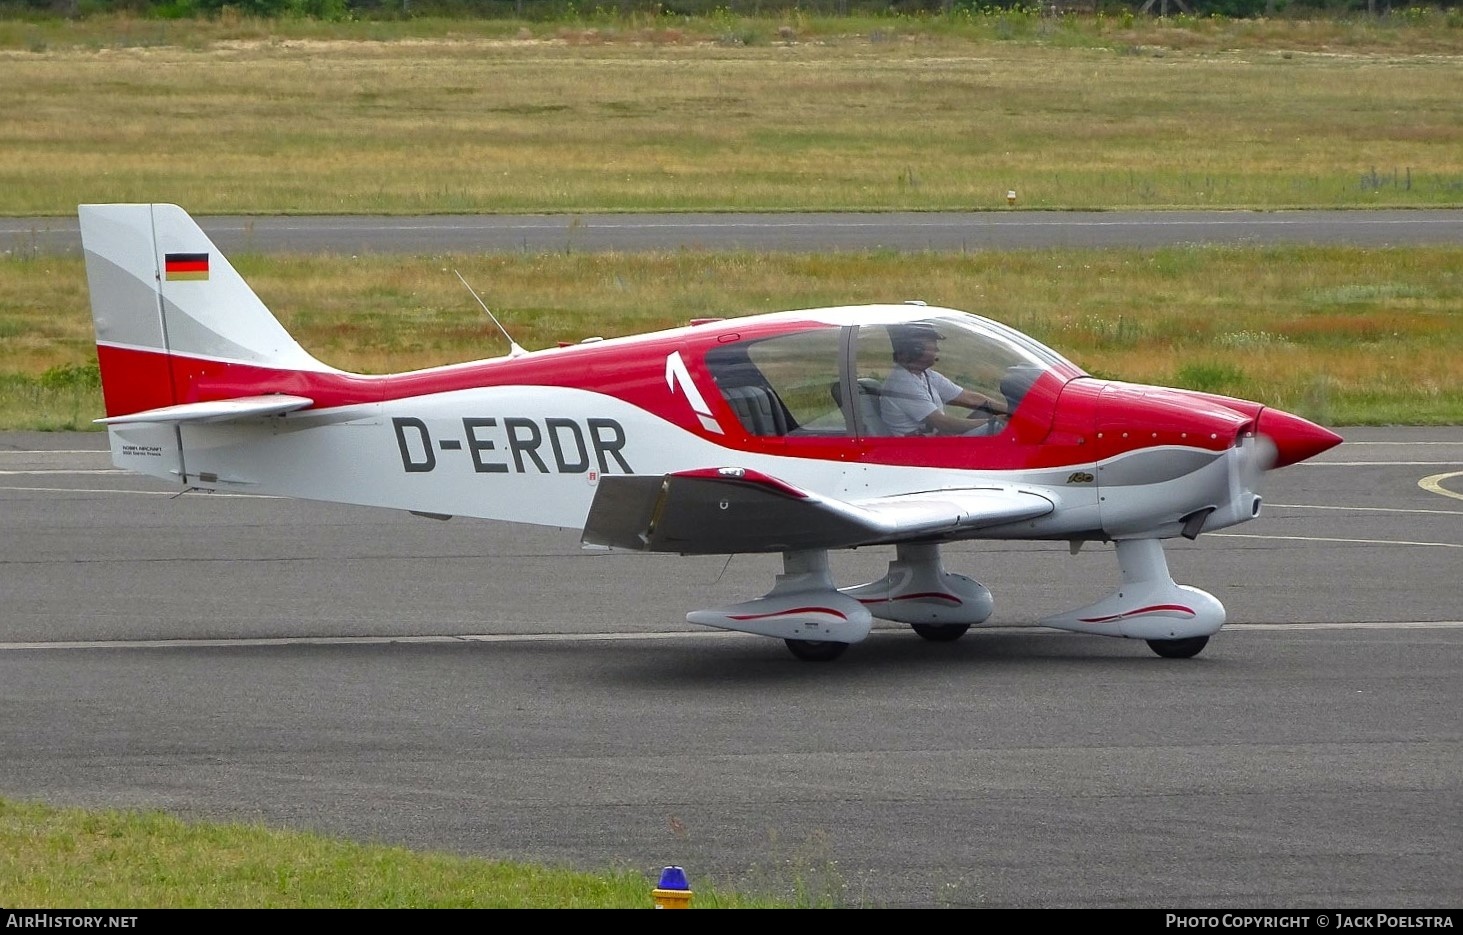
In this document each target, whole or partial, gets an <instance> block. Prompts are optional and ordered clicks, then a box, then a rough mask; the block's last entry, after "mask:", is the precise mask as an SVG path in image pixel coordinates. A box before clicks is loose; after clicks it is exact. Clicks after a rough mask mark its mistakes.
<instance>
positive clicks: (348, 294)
mask: <svg viewBox="0 0 1463 935" xmlns="http://www.w3.org/2000/svg"><path fill="white" fill-rule="evenodd" d="M232 259H233V261H234V263H235V265H236V266H237V267H238V268H239V270H240V272H241V273H242V274H243V275H244V276H245V278H246V279H247V280H248V281H249V282H250V283H251V284H252V285H253V286H254V288H255V290H256V291H257V292H258V293H259V295H260V296H261V298H262V299H263V300H264V302H265V304H267V305H268V306H269V307H270V308H272V309H273V310H274V311H275V313H276V314H277V315H278V316H279V318H280V319H281V321H283V322H284V324H285V325H286V327H287V328H289V329H290V331H291V332H292V333H294V334H295V335H296V337H297V339H298V340H299V341H300V343H301V344H303V345H304V346H305V348H306V349H308V350H309V351H311V353H313V354H314V355H315V356H317V357H319V358H320V359H321V360H324V361H325V362H327V363H329V364H332V365H334V366H337V367H340V368H342V369H346V370H353V371H359V372H367V373H385V372H394V371H401V370H412V369H417V368H421V367H428V366H434V365H437V364H444V363H452V362H456V361H462V360H473V359H478V358H483V357H491V356H495V355H497V354H501V353H504V352H506V350H507V348H506V345H505V343H504V341H503V338H502V335H501V334H500V333H499V332H498V330H497V329H496V328H495V327H494V326H493V324H492V323H491V322H490V321H489V320H488V318H487V316H485V315H484V314H483V313H482V310H481V309H480V308H479V307H478V305H477V303H476V302H475V301H474V300H473V298H472V296H471V295H470V294H469V293H468V292H467V290H465V289H463V288H462V284H461V283H460V282H459V281H458V279H457V277H456V276H455V275H453V270H457V271H460V272H461V273H462V275H463V276H464V277H466V278H467V280H468V282H469V283H472V284H473V286H474V288H475V289H477V290H478V292H479V293H480V294H482V295H483V298H484V301H486V302H487V303H488V305H489V306H490V307H491V308H492V309H493V310H494V313H495V314H496V315H497V316H498V317H499V319H500V320H501V321H502V322H503V323H504V325H505V326H506V327H507V328H508V329H509V331H510V333H511V334H512V335H513V336H514V339H515V340H516V341H517V342H518V343H519V344H521V345H522V346H524V347H526V348H529V349H537V348H544V347H551V346H553V345H554V344H555V343H556V342H558V341H578V340H580V339H582V338H584V337H587V336H590V335H599V336H603V337H615V336H619V335H625V334H632V333H635V332H641V331H648V330H655V329H659V328H665V327H672V326H675V325H679V324H684V323H685V322H687V321H688V320H690V319H692V318H697V317H717V316H731V315H738V314H745V313H749V312H762V311H776V310H779V309H786V308H804V307H812V306H819V305H838V304H849V303H851V304H858V303H863V302H888V301H894V302H899V301H903V300H905V299H913V298H918V299H923V300H925V301H927V302H929V303H931V304H936V305H948V306H952V307H955V308H962V309H966V310H968V311H972V312H976V313H977V314H982V315H986V316H989V317H992V318H996V319H999V320H1001V321H1004V322H1006V323H1008V324H1011V325H1013V326H1014V327H1017V328H1019V329H1021V330H1023V331H1026V332H1028V333H1030V334H1032V335H1033V336H1035V337H1036V338H1038V339H1039V340H1041V341H1043V342H1045V343H1047V344H1049V345H1051V346H1052V347H1054V348H1056V349H1057V350H1058V351H1060V352H1061V353H1063V354H1064V355H1065V356H1067V357H1069V358H1070V359H1072V360H1074V361H1075V362H1076V363H1077V364H1079V365H1080V366H1082V367H1084V368H1085V369H1087V370H1088V371H1089V372H1091V373H1094V374H1096V375H1099V376H1103V377H1110V378H1115V379H1124V380H1130V381H1134V382H1140V383H1158V384H1164V385H1171V386H1182V387H1187V388H1190V389H1198V390H1207V391H1211V392H1219V393H1225V394H1228V395H1235V396H1241V397H1244V398H1247V399H1254V400H1257V401H1260V402H1263V403H1266V404H1268V405H1272V406H1277V407H1279V408H1282V409H1286V410H1289V411H1292V412H1296V413H1297V414H1300V415H1303V416H1306V417H1308V418H1312V419H1315V420H1318V421H1320V422H1322V423H1324V424H1328V425H1358V424H1371V425H1381V424H1406V425H1456V424H1460V423H1463V368H1459V366H1458V361H1459V360H1463V275H1460V273H1459V270H1460V269H1463V248H1459V247H1405V248H1402V247H1398V248H1387V249H1362V248H1356V247H1300V246H1297V247H1169V248H1164V249H1160V250H1032V251H1012V252H977V253H910V254H904V253H896V252H892V251H888V252H886V251H875V252H846V253H839V254H825V255H790V254H776V253H774V254H753V253H707V252H697V251H677V252H671V253H640V254H613V253H605V254H579V253H555V254H541V255H524V254H510V255H487V256H485V255H470V256H469V255H458V256H438V257H414V256H394V257H393V256H386V257H371V258H368V259H354V258H348V257H339V256H325V255H321V256H287V257H276V256H259V255H244V256H237V257H233V258H232ZM85 284H86V277H85V273H84V271H83V268H82V262H81V260H80V259H78V258H69V257H34V258H29V259H27V258H22V257H9V258H3V259H0V335H4V336H5V338H4V341H3V342H0V428H10V429H19V428H31V429H73V430H74V429H88V428H94V427H95V426H93V425H92V424H91V420H93V419H95V418H99V417H100V416H101V415H102V407H101V398H100V393H99V391H98V388H97V380H96V371H95V351H94V343H93V342H94V339H93V335H92V327H91V316H90V311H89V298H88V296H87V294H86V285H85Z"/></svg>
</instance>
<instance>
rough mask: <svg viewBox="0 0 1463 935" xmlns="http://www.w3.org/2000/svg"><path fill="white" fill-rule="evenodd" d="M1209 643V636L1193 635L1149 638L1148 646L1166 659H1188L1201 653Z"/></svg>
mask: <svg viewBox="0 0 1463 935" xmlns="http://www.w3.org/2000/svg"><path fill="white" fill-rule="evenodd" d="M1207 645H1209V637H1207V636H1191V637H1189V638H1188V639H1185V640H1149V641H1148V648H1149V649H1151V650H1153V651H1154V652H1156V653H1158V655H1160V656H1162V657H1163V658H1165V659H1188V658H1189V657H1191V656H1197V655H1199V650H1201V649H1203V648H1204V647H1205V646H1207Z"/></svg>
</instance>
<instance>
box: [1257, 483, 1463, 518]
mask: <svg viewBox="0 0 1463 935" xmlns="http://www.w3.org/2000/svg"><path fill="white" fill-rule="evenodd" d="M1439 476H1440V477H1446V476H1447V475H1445V474H1444V475H1439ZM1423 480H1427V478H1423ZM1419 483H1421V482H1420V481H1419ZM1460 499H1463V498H1460ZM1265 506H1266V507H1284V508H1285V509H1287V510H1341V511H1342V512H1345V513H1433V514H1437V515H1438V516H1463V510H1422V509H1415V508H1411V507H1397V506H1331V505H1328V504H1320V503H1269V502H1267V503H1266V504H1265Z"/></svg>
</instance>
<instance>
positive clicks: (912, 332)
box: [879, 322, 1009, 435]
mask: <svg viewBox="0 0 1463 935" xmlns="http://www.w3.org/2000/svg"><path fill="white" fill-rule="evenodd" d="M889 337H890V341H891V343H892V344H893V346H894V367H893V368H892V369H891V370H890V371H889V377H888V378H887V379H886V380H885V381H884V386H883V389H882V390H881V391H880V393H879V411H880V414H881V415H882V416H883V417H884V422H885V423H886V424H887V425H888V426H889V430H890V431H891V432H892V433H893V434H895V435H990V434H994V433H995V432H997V431H999V430H1000V423H999V422H998V421H997V419H998V418H999V417H1004V416H1007V415H1009V413H1008V412H1007V411H1006V405H1005V403H1004V402H1003V401H1000V400H997V399H996V398H995V397H993V396H987V395H985V394H984V393H980V392H977V391H975V390H968V389H965V388H964V387H962V386H960V385H958V384H956V383H955V382H953V381H952V380H950V379H949V378H948V377H946V376H945V375H944V374H942V373H940V372H939V371H938V370H934V369H932V368H933V366H934V363H935V361H937V360H939V359H940V356H939V352H940V347H939V342H940V340H941V339H943V338H944V337H945V336H944V335H942V334H940V333H939V332H938V331H936V330H935V328H934V327H933V326H932V325H929V324H926V323H921V322H916V323H914V324H909V325H895V326H893V327H891V328H890V329H889ZM951 403H953V404H955V405H957V406H963V407H965V408H967V409H970V410H972V414H971V416H970V417H969V418H965V417H961V416H953V415H950V414H949V413H947V412H945V406H946V405H949V404H951ZM975 413H980V414H981V415H982V416H984V417H985V418H982V419H980V421H978V422H972V419H974V418H975V417H976V416H975Z"/></svg>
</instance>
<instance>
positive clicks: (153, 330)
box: [77, 204, 339, 421]
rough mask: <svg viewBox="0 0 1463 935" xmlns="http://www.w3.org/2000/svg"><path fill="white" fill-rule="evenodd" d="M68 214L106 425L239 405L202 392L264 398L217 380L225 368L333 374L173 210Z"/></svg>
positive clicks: (97, 208) (132, 207) (121, 207)
mask: <svg viewBox="0 0 1463 935" xmlns="http://www.w3.org/2000/svg"><path fill="white" fill-rule="evenodd" d="M77 213H78V215H79V217H80V221H81V245H82V249H83V252H84V254H85V257H86V278H87V285H88V288H89V289H90V292H91V314H92V322H93V324H94V325H95V326H96V338H97V360H98V363H99V364H100V367H101V376H102V395H103V398H104V401H105V404H106V412H107V416H108V417H109V419H113V418H115V417H119V416H127V415H131V414H137V413H143V412H149V411H153V410H157V409H162V408H166V407H174V406H182V405H186V404H196V403H200V402H207V401H211V400H216V399H220V398H224V397H227V396H230V395H232V396H236V397H237V396H238V395H239V392H238V390H236V391H235V392H233V393H227V392H223V393H218V392H215V393H209V392H207V391H206V390H203V389H201V388H200V384H202V383H209V384H212V385H214V386H215V387H220V388H221V387H222V386H223V385H228V384H232V385H233V386H234V387H236V388H238V389H242V390H244V392H246V393H248V392H251V391H252V392H254V393H258V392H264V391H266V389H265V388H263V387H254V388H252V390H251V389H250V388H249V381H248V380H244V381H237V380H228V379H224V380H219V379H218V377H219V371H220V370H221V369H226V368H227V367H228V366H229V365H234V364H242V365H246V367H245V368H244V369H245V370H247V371H250V372H254V373H257V372H259V371H261V370H262V371H266V372H268V371H293V372H299V371H308V372H316V373H338V372H339V371H336V370H335V369H334V368H331V367H328V366H326V365H325V364H322V363H321V362H320V361H318V360H316V359H315V358H314V357H312V356H310V354H308V353H307V352H306V351H305V350H304V348H302V347H300V345H299V344H297V343H296V342H295V340H294V339H293V338H291V337H290V335H289V333H288V332H286V331H285V329H284V327H283V326H282V325H281V324H280V323H279V321H278V320H277V319H275V317H274V315H272V314H271V313H270V311H269V309H268V308H266V307H265V306H264V303H263V302H261V301H260V300H259V297H258V296H257V295H255V294H254V290H252V289H250V288H249V286H248V284H247V283H245V282H244V280H243V279H242V278H241V277H240V276H239V274H238V272H236V271H235V270H234V268H233V266H232V265H230V263H229V261H228V260H227V259H225V258H224V256H223V254H221V253H220V252H219V250H218V248H217V247H216V246H214V244H213V242H212V241H211V240H209V238H208V235H207V234H205V233H204V232H203V230H202V229H201V228H200V227H199V226H198V225H197V224H196V223H195V222H194V221H193V219H192V218H191V217H189V216H188V214H187V212H185V211H184V210H183V209H182V208H179V207H178V206H177V205H148V204H113V205H81V206H80V207H79V208H78V209H77ZM220 365H223V368H221V367H220ZM204 375H207V376H208V377H209V379H206V380H205V379H203V377H204ZM302 404H303V405H308V404H309V401H308V400H305V401H304V402H303V403H302ZM162 421H169V420H162Z"/></svg>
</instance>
